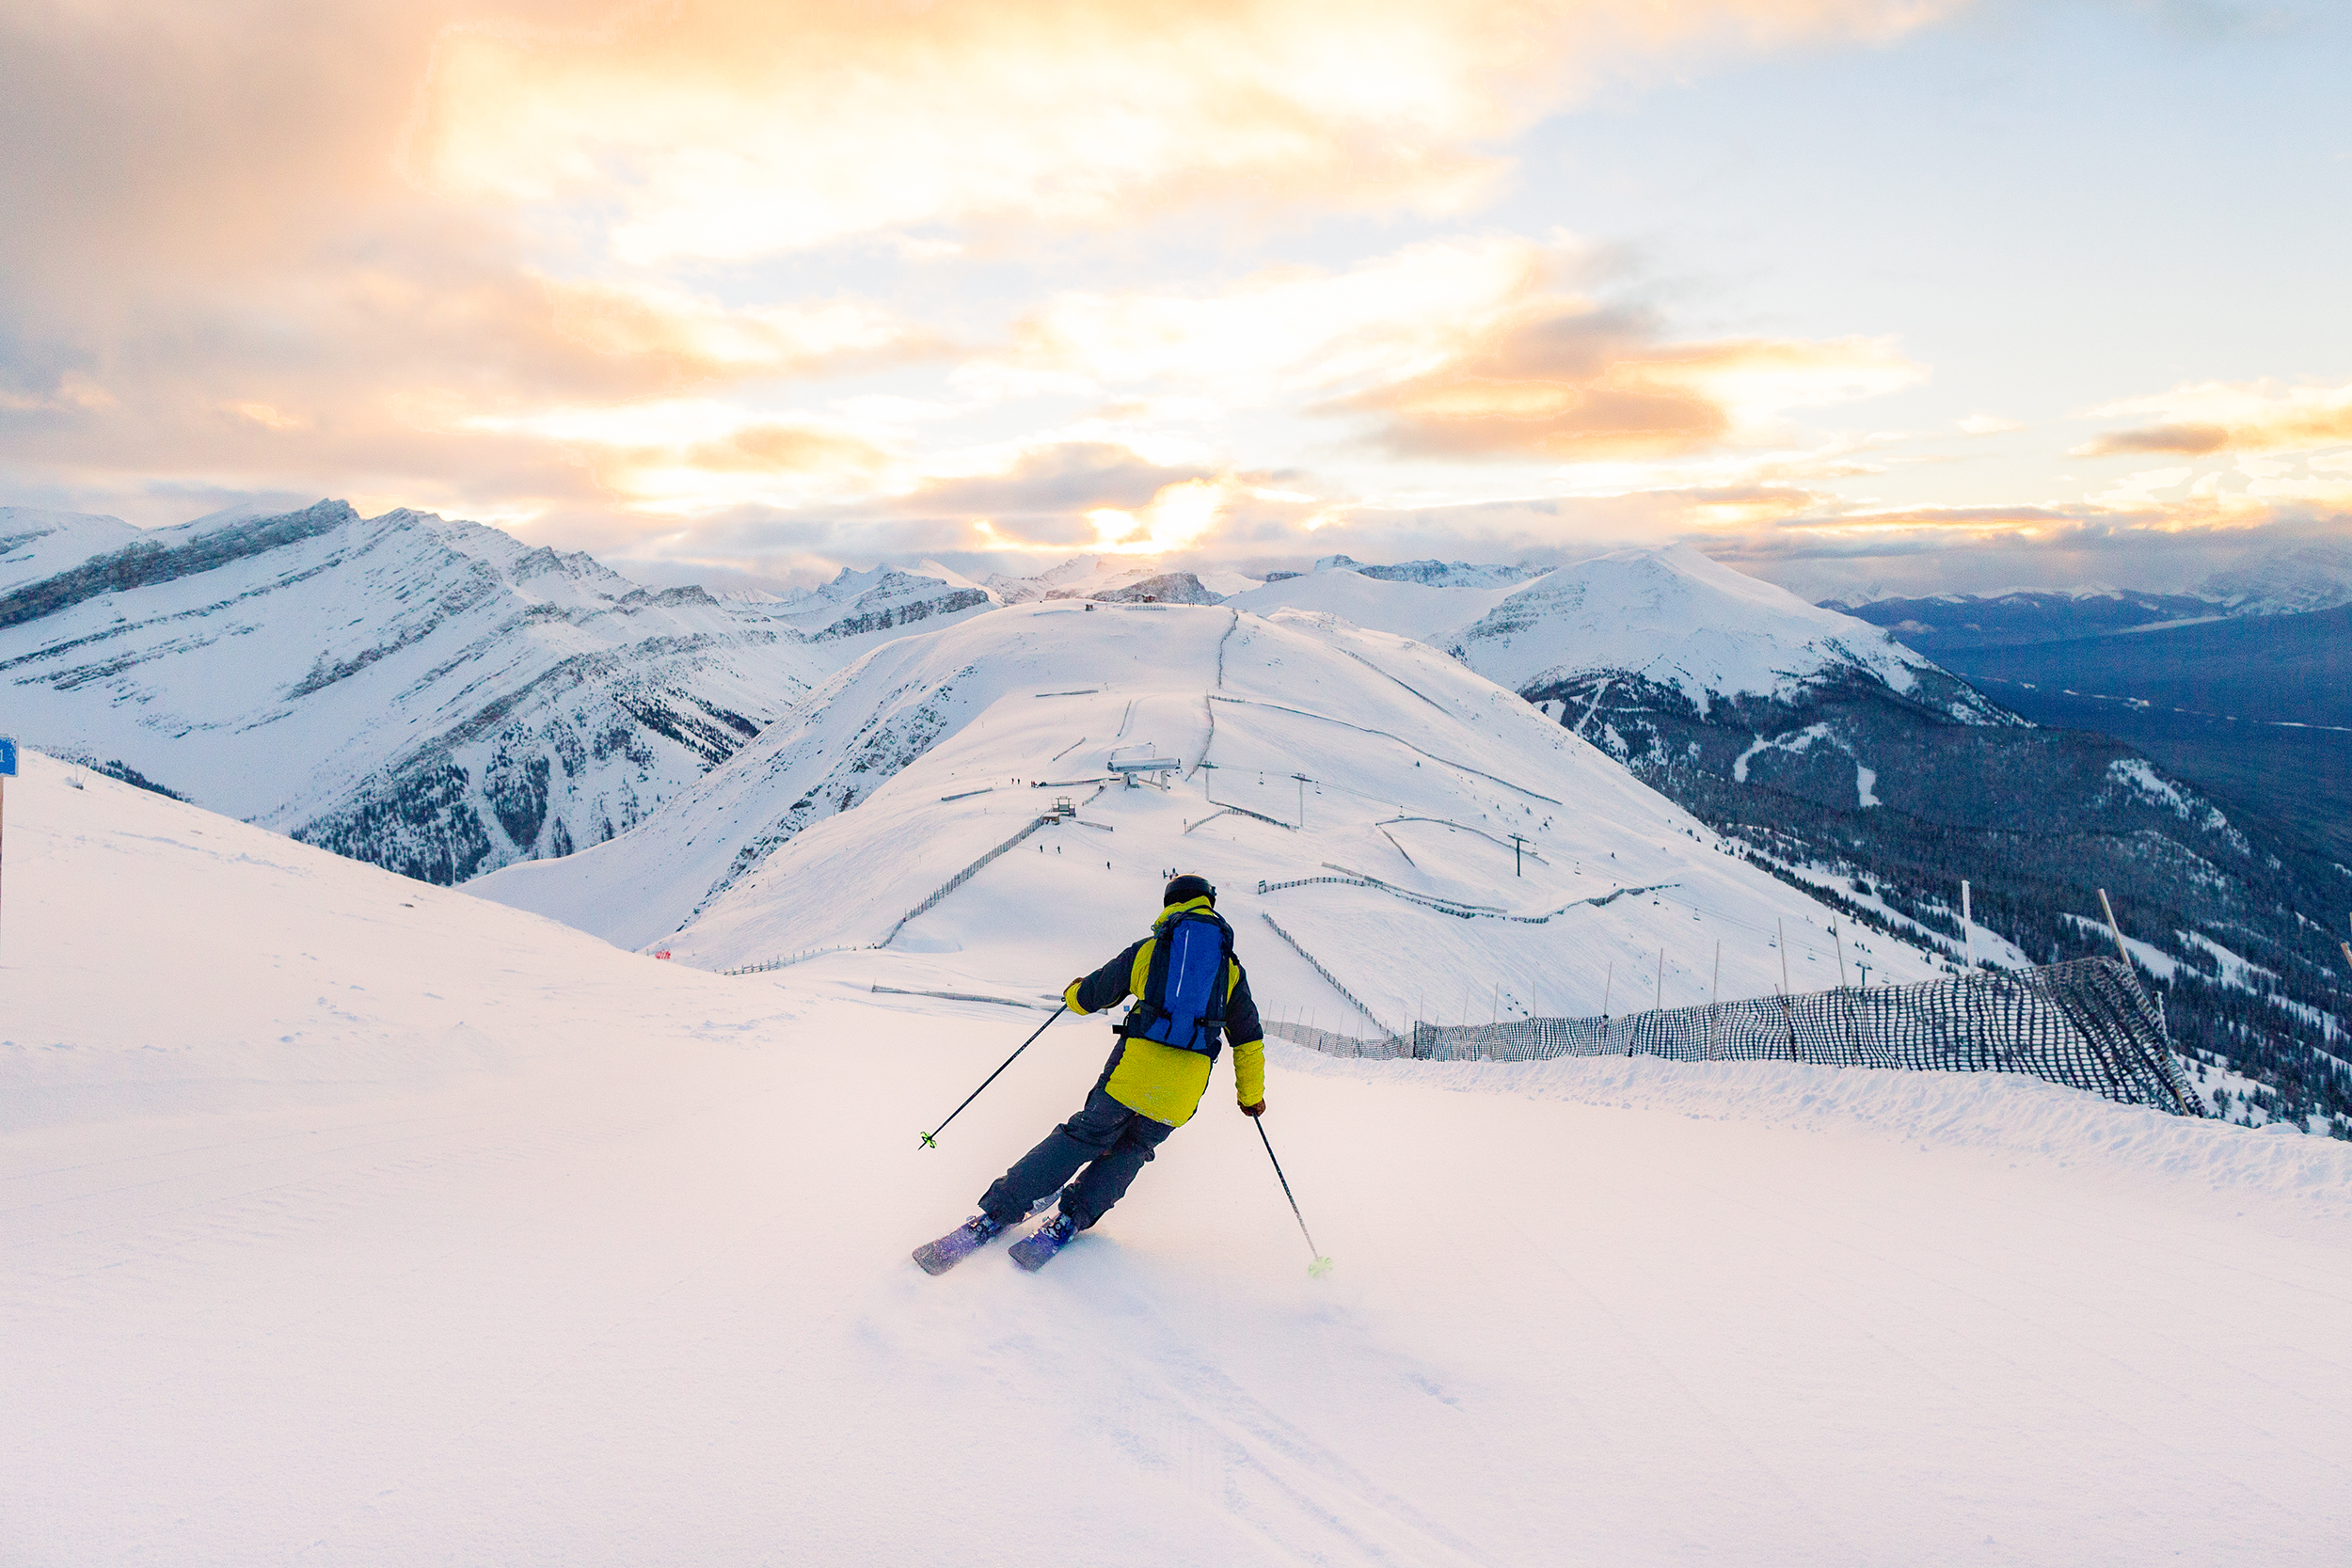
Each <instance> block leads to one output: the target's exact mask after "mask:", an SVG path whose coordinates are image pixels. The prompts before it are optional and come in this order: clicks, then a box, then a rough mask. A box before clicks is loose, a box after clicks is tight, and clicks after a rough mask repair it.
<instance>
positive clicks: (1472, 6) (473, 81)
mask: <svg viewBox="0 0 2352 1568" xmlns="http://www.w3.org/2000/svg"><path fill="white" fill-rule="evenodd" d="M2347 71H2352V8H2345V7H2344V6H2343V5H2341V4H2340V0H2283V3H2280V4H2268V3H2261V0H2248V3H2244V4H2240V3H2236V0H2034V3H2010V0H1979V3H1975V4H1970V3H1966V0H1666V3H1660V0H1427V3H1422V0H1348V3H1346V4H1337V3H1323V0H1202V3H1196V4H1189V5H1184V6H1144V5H1137V4H1133V3H1129V4H1104V3H1092V0H1062V3H1050V0H1049V3H1036V4H1021V3H1013V0H1005V3H995V4H985V5H981V4H963V3H960V0H936V3H930V4H919V3H909V4H891V3H888V0H868V3H864V4H829V3H821V0H820V3H809V0H672V3H666V4H642V5H634V6H612V5H584V4H566V3H559V0H518V3H516V4H488V5H477V4H472V3H469V0H342V3H339V4H329V5H324V6H322V5H319V4H316V3H315V0H312V3H307V4H296V3H292V0H206V3H205V4H204V5H201V6H196V5H190V4H186V3H185V0H173V3H169V4H161V3H140V0H12V3H11V4H9V5H8V6H7V7H5V8H0V124H4V125H5V135H6V145H7V146H8V149H9V155H8V157H7V158H6V159H5V160H0V198H4V199H5V202H6V211H7V213H8V219H9V220H8V223H6V224H5V225H0V501H7V502H15V503H18V504H27V505H37V506H51V507H60V508H67V509H72V510H79V511H97V512H110V513H114V514H116V515H120V516H124V517H127V518H129V519H131V520H132V521H134V522H137V523H141V524H161V523H168V522H178V521H183V520H185V519H186V518H188V517H191V516H194V515H198V514H200V513H204V512H207V511H210V510H213V509H215V508H217V507H221V506H226V505H232V504H237V503H239V502H242V501H245V500H246V499H252V498H255V497H262V496H275V495H285V496H290V497H298V498H300V499H304V500H308V499H315V498H316V497H318V496H322V495H335V496H345V497H349V498H350V499H352V500H353V501H354V502H355V503H357V504H358V505H359V506H360V507H361V509H362V510H364V511H367V512H370V513H373V512H377V511H381V510H384V509H386V508H389V507H391V506H399V505H405V506H416V507H420V508H424V509H428V510H434V511H439V512H442V513H444V514H447V515H457V516H469V517H474V518H478V519H481V520H483V521H486V522H494V523H498V524H500V525H501V526H503V527H506V528H509V529H511V530H513V531H516V532H517V533H518V534H520V535H522V536H523V537H525V538H527V539H530V540H532V541H534V542H545V543H550V544H554V545H558V546H564V547H586V548H592V549H595V550H596V551H597V552H598V553H599V554H601V555H603V556H604V557H605V558H606V559H608V560H610V561H612V562H614V563H615V564H618V565H621V566H622V567H623V568H624V569H625V570H634V571H637V572H638V573H639V575H641V576H646V577H650V578H666V579H670V580H681V579H685V578H694V577H703V578H727V577H729V576H731V575H733V574H747V575H748V576H749V577H750V578H753V579H754V580H766V581H786V580H803V581H804V580H809V579H810V578H813V577H816V576H818V575H820V574H829V573H830V571H831V569H832V568H833V567H834V565H836V564H839V563H843V562H849V563H854V564H860V565H865V564H871V563H872V562H874V561H876V560H878V559H901V560H911V559H914V558H917V557H920V556H924V555H933V556H938V557H940V558H941V559H944V560H947V561H950V562H955V563H958V564H962V565H966V566H971V565H977V564H982V563H990V564H1001V565H1015V564H1016V563H1017V562H1022V561H1027V562H1032V563H1033V564H1034V565H1042V564H1045V563H1049V562H1052V561H1056V560H1059V559H1061V558H1062V557H1064V556H1066V555H1068V554H1070V553H1072V552H1073V550H1076V549H1081V548H1086V549H1094V548H1113V549H1119V550H1126V551H1133V552H1136V553H1139V554H1140V553H1163V554H1167V555H1169V556H1171V557H1173V558H1176V559H1184V558H1187V557H1188V556H1191V555H1207V556H1213V557H1217V558H1222V559H1226V560H1232V561H1237V562H1256V563H1258V564H1260V565H1276V564H1298V563H1302V562H1305V561H1307V560H1309V559H1311V558H1312V557H1314V556H1317V555H1321V554H1326V553H1331V552H1334V551H1344V552H1346V553H1348V554H1352V555H1355V556H1357V557H1359V558H1360V559H1365V560H1387V559H1399V558H1402V557H1406V556H1421V555H1430V554H1438V555H1443V556H1447V557H1456V558H1458V557H1464V556H1467V557H1470V558H1472V559H1490V560H1491V559H1502V560H1519V559H1557V558H1560V557H1562V556H1564V555H1566V554H1570V553H1575V552H1581V551H1585V550H1589V549H1592V548H1595V547H1597V546H1611V545H1615V544H1620V543H1636V542H1659V541H1664V540H1671V539H1690V540H1692V541H1694V542H1697V543H1699V544H1700V545H1701V546H1702V547H1704V548H1706V549H1708V551H1709V552H1710V553H1713V554H1717V555H1719V556H1722V557H1724V558H1725V559H1729V560H1732V561H1734V562H1738V563H1740V564H1741V565H1743V566H1745V567H1747V568H1748V569H1750V570H1754V571H1756V572H1758V573H1759V574H1761V575H1765V576H1769V577H1773V578H1778V579H1779V580H1783V581H1786V582H1788V583H1789V584H1790V585H1791V586H1793V587H1796V588H1798V589H1799V590H1800V591H1802V592H1806V593H1812V594H1827V593H1831V592H1840V593H1851V592H1855V591H1858V590H1859V591H1868V590H1871V589H1881V590H1890V591H1918V590H1933V589H1939V588H1947V587H1951V588H1979V589H1982V588H1991V587H2002V586H2010V585H2018V584H2027V585H2047V586H2075V585H2079V584H2082V583H2085V582H2090V581H2107V582H2118V583H2123V584H2127V585H2130V586H2143V587H2153V588H2170V587H2177V586H2183V585H2185V584H2186V583H2188V582H2190V581H2193V580H2195V579H2196V578H2200V577H2201V576H2202V575H2203V574H2204V573H2205V572H2207V571H2210V570H2213V569H2214V568H2215V567H2216V566H2217V565H2221V564H2224V563H2226V562H2228V561H2229V560H2230V559H2232V558H2233V557H2234V556H2237V555H2241V554H2243V553H2244V552H2246V551H2247V550H2249V548H2253V547H2257V546H2266V545H2268V544H2271V543H2275V542H2277V541H2280V540H2282V539H2293V538H2298V537H2309V536H2313V535H2317V536H2321V537H2328V538H2336V539H2343V538H2345V537H2347V536H2352V519H2347V514H2352V309H2347V305H2346V299H2345V293H2346V291H2345V286H2344V273H2345V268H2346V265H2347V262H2346V258H2347V257H2348V256H2352V111H2347V109H2346V108H2345V106H2344V105H2345V103H2347V102H2352V100H2347V99H2346V97H2345V91H2344V82H2345V80H2346V79H2347Z"/></svg>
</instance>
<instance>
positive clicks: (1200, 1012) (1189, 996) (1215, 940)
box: [1122, 910, 1233, 1061]
mask: <svg viewBox="0 0 2352 1568" xmlns="http://www.w3.org/2000/svg"><path fill="white" fill-rule="evenodd" d="M1232 961H1233V928H1232V927H1231V926H1228V925H1226V924H1225V922H1224V921H1223V920H1221V919H1219V918H1218V917H1217V916H1216V915H1214V914H1211V913H1209V912H1208V911H1204V910H1195V911H1189V912H1187V913H1184V914H1181V915H1178V916H1177V917H1176V918H1175V919H1174V920H1171V921H1169V922H1168V925H1167V927H1165V928H1163V929H1162V930H1161V932H1160V936H1159V941H1157V942H1154V943H1152V967H1151V969H1150V970H1149V971H1148V972H1147V974H1146V976H1145V979H1144V983H1143V994H1142V995H1141V996H1139V997H1137V998H1136V1005H1135V1006H1133V1007H1131V1008H1129V1009H1128V1010H1127V1022H1125V1024H1124V1025H1122V1028H1123V1030H1124V1032H1125V1033H1126V1035H1127V1037H1128V1038H1130V1039H1147V1040H1157V1041H1159V1042H1160V1043H1161V1044H1162V1045H1172V1046H1175V1047H1176V1048H1177V1049H1178V1050H1180V1051H1198V1052H1199V1053H1201V1054H1202V1055H1203V1056H1206V1057H1208V1058H1209V1059H1210V1060H1212V1061H1214V1060H1216V1053H1217V1047H1218V1046H1219V1045H1221V1044H1222V1043H1223V1042H1224V1034H1225V995H1226V991H1227V990H1228V984H1229V980H1230V978H1231V973H1232V972H1231V970H1230V969H1229V968H1228V967H1227V966H1229V965H1230V964H1231V963H1232Z"/></svg>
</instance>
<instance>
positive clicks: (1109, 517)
mask: <svg viewBox="0 0 2352 1568" xmlns="http://www.w3.org/2000/svg"><path fill="white" fill-rule="evenodd" d="M1225 503H1226V486H1225V485H1224V484H1222V483H1217V482H1215V481H1211V480H1205V479H1188V480H1185V481H1184V482H1183V483H1179V484H1170V485H1168V487H1167V488H1165V489H1163V490H1162V491H1160V493H1159V494H1158V495H1156V496H1153V497H1152V504H1151V505H1150V506H1148V507H1146V508H1144V509H1143V511H1142V513H1141V514H1140V515H1138V514H1136V513H1132V512H1120V511H1116V510H1113V509H1112V508H1110V507H1099V508H1097V509H1096V510H1094V511H1092V512H1089V513H1088V514H1087V521H1088V522H1089V523H1091V524H1093V525H1094V537H1095V544H1094V547H1095V548H1096V549H1097V550H1099V551H1102V552H1104V553H1106V554H1112V555H1166V554H1168V552H1170V551H1172V550H1184V549H1190V548H1191V547H1192V546H1195V545H1198V544H1199V543H1200V542H1201V541H1202V540H1203V539H1205V538H1207V537H1208V536H1209V532H1210V531H1211V530H1213V529H1214V528H1216V524H1217V520H1218V519H1219V518H1220V517H1221V516H1222V515H1224V512H1225Z"/></svg>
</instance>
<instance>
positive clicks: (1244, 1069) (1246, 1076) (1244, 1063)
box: [1233, 1040, 1265, 1105]
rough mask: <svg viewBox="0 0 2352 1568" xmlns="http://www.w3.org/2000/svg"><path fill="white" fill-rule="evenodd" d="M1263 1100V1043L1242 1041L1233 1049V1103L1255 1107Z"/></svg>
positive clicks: (1259, 1041)
mask: <svg viewBox="0 0 2352 1568" xmlns="http://www.w3.org/2000/svg"><path fill="white" fill-rule="evenodd" d="M1264 1098H1265V1041H1263V1040H1244V1041H1243V1042H1242V1043H1241V1044H1239V1045H1237V1046H1235V1047H1233V1101H1234V1103H1235V1104H1238V1105H1255V1104H1256V1103H1257V1102H1258V1101H1261V1100H1263V1099H1264Z"/></svg>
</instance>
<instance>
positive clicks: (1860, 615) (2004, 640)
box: [1822, 542, 2352, 658]
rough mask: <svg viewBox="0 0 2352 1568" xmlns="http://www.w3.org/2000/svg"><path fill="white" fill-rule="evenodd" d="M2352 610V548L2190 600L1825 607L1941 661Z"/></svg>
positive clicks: (2302, 551)
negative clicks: (1985, 651) (1972, 652)
mask: <svg viewBox="0 0 2352 1568" xmlns="http://www.w3.org/2000/svg"><path fill="white" fill-rule="evenodd" d="M2342 605H2352V546H2345V545H2337V544H2330V543H2326V542H2314V543H2312V544H2305V545H2296V546H2287V547H2284V548H2280V549H2274V550H2271V551H2268V552H2266V553H2265V554H2262V555H2259V556H2257V557H2255V558H2254V559H2253V560H2251V561H2249V562H2247V563H2245V564H2244V565H2242V566H2238V567H2234V568H2233V569H2231V570H2230V571H2227V572H2217V573H2216V574H2214V575H2213V576H2212V577H2209V578H2206V579H2205V580H2204V581H2203V582H2201V583H2200V584H2198V585H2197V587H2196V588H2195V589H2193V590H2192V591H2190V592H2189V593H2186V594H2152V593H2142V592H2139V591H2137V590H2132V589H2117V588H2099V589H2081V590H2077V591H2075V592H2073V593H2058V592H2050V591H2038V590H2025V589H2021V590H2018V591H2016V592H2013V593H2008V594H1935V595H1933V596H1931V597H1929V598H1924V599H1900V598H1888V599H1871V600H1864V601H1855V602H1851V603H1850V602H1847V601H1843V600H1836V599H1833V600H1830V601H1828V602H1826V603H1825V604H1824V605H1823V606H1822V608H1823V609H1825V610H1836V611H1837V612H1838V613H1839V614H1841V615H1851V616H1853V617H1854V618H1855V619H1856V620H1861V621H1867V622H1869V623H1870V624H1871V625H1872V626H1884V627H1885V628H1886V629H1887V630H1889V631H1891V632H1893V633H1894V634H1895V635H1896V636H1898V637H1899V638H1901V639H1902V641H1904V643H1906V644H1907V645H1908V646H1910V647H1914V648H1916V649H1918V650H1919V651H1920V652H1922V653H1926V654H1929V655H1931V656H1933V657H1938V658H1941V657H1944V656H1945V655H1947V654H1951V653H1958V652H1962V651H1963V650H1967V649H1971V648H2004V647H2016V646H2020V645H2023V644H2026V643H2031V642H2058V641H2074V640H2076V639H2080V638H2088V637H2100V636H2106V635H2107V634H2110V633H2115V632H2136V631H2142V630H2145V629H2147V628H2149V627H2152V626H2168V625H2170V626H2180V625H2187V624H2190V623H2194V622H2199V621H2211V620H2217V619H2221V618H2231V617H2267V616H2274V615H2302V614H2309V613H2311V612H2312V611H2314V610H2333V609H2335V608H2337V607H2338V606H2342Z"/></svg>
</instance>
